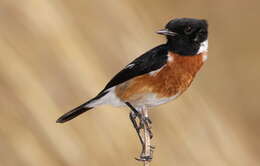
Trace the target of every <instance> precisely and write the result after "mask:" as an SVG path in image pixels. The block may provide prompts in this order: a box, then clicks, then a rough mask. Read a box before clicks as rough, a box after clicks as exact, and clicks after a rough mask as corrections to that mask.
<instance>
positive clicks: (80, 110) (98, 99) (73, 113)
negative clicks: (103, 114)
mask: <svg viewBox="0 0 260 166" xmlns="http://www.w3.org/2000/svg"><path fill="white" fill-rule="evenodd" d="M107 93H108V91H101V92H100V93H99V94H98V95H97V96H96V97H94V98H93V99H91V100H89V101H87V102H86V103H84V104H82V105H80V106H78V107H76V108H74V109H73V110H71V111H69V112H67V113H65V114H64V115H62V116H61V117H60V118H59V119H57V120H56V122H57V123H64V122H67V121H69V120H71V119H74V118H76V117H77V116H79V115H80V114H82V113H84V112H86V111H88V110H90V109H92V108H94V107H95V106H98V105H101V104H103V101H102V97H104V96H105V95H106V94H107Z"/></svg>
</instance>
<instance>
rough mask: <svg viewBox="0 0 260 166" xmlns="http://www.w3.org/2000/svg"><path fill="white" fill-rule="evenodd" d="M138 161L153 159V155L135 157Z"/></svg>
mask: <svg viewBox="0 0 260 166" xmlns="http://www.w3.org/2000/svg"><path fill="white" fill-rule="evenodd" d="M135 159H136V160H137V161H151V160H152V159H153V158H152V156H140V158H137V157H136V158H135Z"/></svg>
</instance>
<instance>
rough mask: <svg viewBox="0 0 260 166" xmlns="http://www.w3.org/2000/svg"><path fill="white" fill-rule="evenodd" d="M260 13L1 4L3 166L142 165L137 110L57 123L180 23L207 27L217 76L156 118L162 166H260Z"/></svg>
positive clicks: (256, 4) (233, 5)
mask: <svg viewBox="0 0 260 166" xmlns="http://www.w3.org/2000/svg"><path fill="white" fill-rule="evenodd" d="M259 14H260V1H257V0H255V1H253V0H251V1H243V0H228V1H226V0H218V1H207V0H190V1H187V0H186V1H185V0H179V1H177V0H165V1H162V0H157V1H151V0H142V1H141V0H132V1H131V0H106V1H105V0H98V1H97V0H76V1H75V0H1V1H0V91H1V93H0V105H1V116H0V165H1V166H17V165H19V166H46V165H48V166H83V165H86V166H100V165H102V166H103V165H109V166H117V165H125V166H130V165H131V166H133V165H140V164H141V163H138V162H136V161H135V160H134V159H133V158H134V157H135V156H137V155H138V154H139V151H140V145H139V142H138V138H137V136H136V134H135V131H134V129H133V128H132V126H131V123H130V121H129V120H128V109H126V108H124V109H122V108H112V107H110V106H103V107H100V108H98V109H96V110H95V111H91V112H88V113H87V114H84V115H83V116H81V117H79V118H77V119H76V120H73V121H71V122H69V123H66V124H56V123H55V120H56V119H57V118H58V117H59V116H60V115H61V114H62V113H65V112H66V111H68V110H70V109H71V108H73V107H75V106H77V105H79V104H81V103H82V102H84V101H85V100H87V99H88V98H90V97H93V96H94V95H95V94H96V93H98V92H99V91H100V90H101V89H102V88H103V87H104V85H105V83H106V82H107V81H108V80H109V79H110V78H111V77H112V76H113V75H114V74H115V73H116V72H118V71H119V70H120V69H121V68H122V67H123V66H124V65H126V64H127V63H128V62H129V61H131V60H132V59H134V58H135V57H137V56H138V55H140V54H142V53H143V52H145V51H146V50H148V49H150V48H152V47H154V46H156V45H159V44H160V43H162V42H164V38H163V37H161V36H158V35H156V34H155V33H154V32H155V31H156V30H158V29H160V28H162V27H163V26H164V24H165V23H166V22H167V21H169V20H170V19H172V18H176V17H196V18H206V19H208V21H209V25H210V53H209V60H208V61H207V64H206V65H205V66H204V67H203V69H202V71H201V72H200V73H199V75H198V76H197V78H196V80H195V82H194V83H193V85H192V87H191V88H190V89H189V90H188V92H186V93H185V94H184V95H183V96H182V97H180V98H178V99H177V100H176V101H175V102H171V103H168V104H165V105H163V106H160V107H157V108H155V109H153V111H151V113H150V114H151V117H152V120H153V122H154V123H153V126H154V127H153V131H154V133H155V138H154V139H153V141H154V144H155V145H156V147H157V148H156V151H155V157H154V160H153V165H158V166H159V165H160V166H173V165H176V166H209V165H210V166H248V165H250V166H257V165H259V164H260V141H259V140H260V139H259V138H260V129H259V128H260V127H259V126H260V122H259V121H260V110H259V108H260V101H259V97H260V96H259V93H260V86H259V84H260V77H259V69H260V67H259V65H260V56H259V43H260V38H259V37H260V33H259V29H260V23H259Z"/></svg>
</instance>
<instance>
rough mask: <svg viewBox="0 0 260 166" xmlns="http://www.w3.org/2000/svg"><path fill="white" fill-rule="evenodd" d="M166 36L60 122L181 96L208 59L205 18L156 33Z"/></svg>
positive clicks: (170, 25) (175, 23) (181, 22)
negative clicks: (97, 109)
mask: <svg viewBox="0 0 260 166" xmlns="http://www.w3.org/2000/svg"><path fill="white" fill-rule="evenodd" d="M156 33H157V34H160V35H164V36H165V37H166V40H167V41H166V43H164V44H161V45H159V46H157V47H155V48H153V49H151V50H149V51H147V52H146V53H144V54H142V55H141V56H139V57H138V58H136V59H135V60H133V61H132V62H131V63H129V64H128V65H126V67H124V68H123V69H122V70H121V71H120V72H119V73H118V74H116V75H115V76H114V77H113V78H112V79H111V80H110V81H109V82H108V83H107V84H106V86H105V88H104V89H103V90H102V91H101V92H100V93H98V94H97V95H96V96H95V97H94V98H92V99H90V100H88V101H86V102H85V103H83V104H81V105H80V106H78V107H76V108H74V109H73V110H71V111H69V112H67V113H65V114H64V115H62V116H61V117H60V118H58V119H57V121H56V122H57V123H64V122H67V121H69V120H71V119H73V118H75V117H77V116H78V115H80V114H82V113H84V112H86V111H88V110H90V109H93V108H95V107H97V106H100V105H103V104H110V105H113V106H119V107H121V106H128V107H130V108H131V110H133V109H134V112H137V113H138V112H139V111H140V110H141V109H143V108H146V109H150V108H153V107H155V106H158V105H161V104H164V103H167V102H169V101H171V100H174V99H176V98H177V97H179V96H180V95H181V94H182V93H183V92H184V91H185V90H186V89H187V88H188V87H189V86H190V84H191V82H192V81H193V79H194V77H195V75H196V74H197V72H198V71H199V70H200V68H201V67H202V65H203V64H204V62H205V61H206V60H207V57H208V23H207V20H205V19H195V18H176V19H172V20H170V21H169V22H168V23H167V24H166V26H165V28H164V29H161V30H159V31H157V32H156Z"/></svg>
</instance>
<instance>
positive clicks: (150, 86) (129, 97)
mask: <svg viewBox="0 0 260 166" xmlns="http://www.w3.org/2000/svg"><path fill="white" fill-rule="evenodd" d="M203 56H206V53H201V54H199V55H195V56H180V55H178V54H174V53H171V52H169V53H168V57H169V58H168V59H171V60H170V61H169V60H168V63H167V64H166V65H165V66H164V67H163V68H162V69H161V70H160V71H159V72H157V73H154V74H151V75H150V74H145V75H141V76H138V77H135V78H133V79H131V80H129V81H127V82H125V83H122V84H120V85H118V86H117V87H116V95H117V96H118V97H119V98H120V99H121V100H123V101H137V100H141V98H142V97H143V96H145V95H146V94H151V93H152V94H157V97H158V98H164V97H171V96H174V95H176V94H177V93H182V92H183V91H185V90H186V89H187V88H188V87H189V85H190V84H191V82H192V80H193V78H194V77H195V75H196V73H197V72H198V71H199V69H200V68H201V66H202V65H203Z"/></svg>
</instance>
